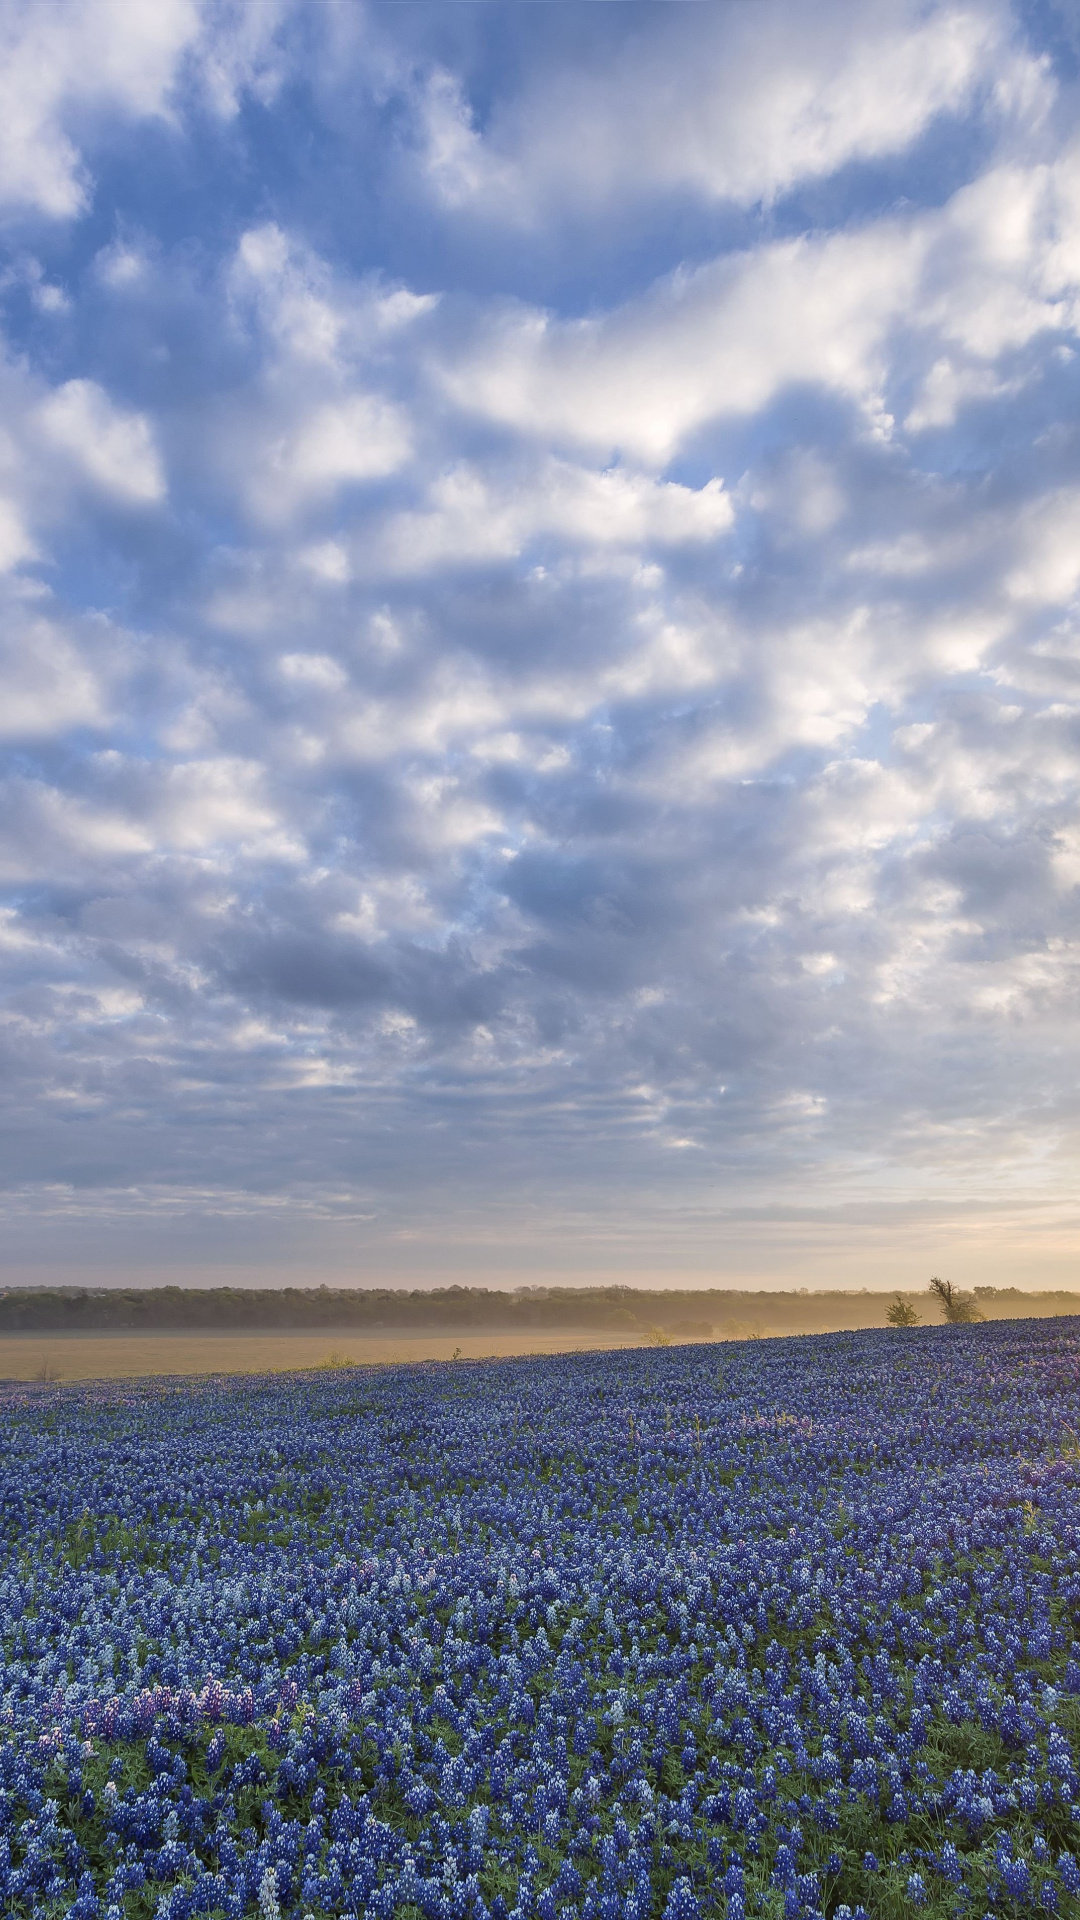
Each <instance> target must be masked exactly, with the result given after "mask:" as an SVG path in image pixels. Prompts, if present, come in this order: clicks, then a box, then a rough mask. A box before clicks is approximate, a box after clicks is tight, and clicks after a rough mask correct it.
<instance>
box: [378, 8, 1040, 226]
mask: <svg viewBox="0 0 1080 1920" xmlns="http://www.w3.org/2000/svg"><path fill="white" fill-rule="evenodd" d="M590 56H591V57H590ZM980 85H983V86H995V85H996V87H997V89H998V90H999V94H1000V95H1002V96H1008V97H1010V98H1011V100H1012V101H1014V102H1015V103H1016V105H1018V106H1021V105H1022V108H1024V109H1026V110H1027V111H1028V112H1029V113H1030V112H1033V111H1037V110H1038V107H1039V105H1040V104H1042V100H1043V98H1044V96H1045V78H1044V74H1043V72H1042V70H1041V68H1040V66H1039V63H1038V62H1037V61H1036V60H1033V59H1032V58H1031V56H1030V55H1028V54H1025V53H1024V52H1023V51H1021V50H1020V49H1016V48H1012V47H1010V45H1009V34H1008V25H1007V17H1005V16H1003V15H1002V14H1001V13H999V11H998V10H997V9H996V8H994V7H985V6H982V7H979V6H975V7H968V6H963V5H960V6H946V7H937V8H934V9H932V10H931V11H930V13H929V15H928V14H927V12H926V11H925V10H924V9H923V8H921V7H916V6H911V5H908V4H906V3H905V0H901V3H900V4H882V5H878V4H875V5H866V4H858V3H848V0H844V3H841V4H835V5H833V6H832V7H830V8H829V10H828V12H827V13H826V14H824V15H820V16H816V17H815V18H814V19H813V20H812V21H811V20H810V18H809V17H808V16H807V14H806V13H805V10H803V9H800V8H796V7H792V6H791V5H790V4H789V3H788V0H763V4H759V6H758V7H756V8H755V10H754V15H753V17H751V16H750V15H749V14H747V13H746V12H744V11H742V10H741V9H729V8H718V9H716V10H710V11H709V12H708V13H706V14H704V15H702V14H700V13H698V14H693V15H690V16H687V17H685V18H681V19H680V18H677V19H675V20H673V21H670V22H669V21H667V20H660V19H653V18H650V17H648V16H645V17H644V18H643V19H639V20H637V21H636V22H635V25H634V29H633V30H632V31H631V32H629V33H628V34H627V35H626V36H625V38H624V39H623V40H622V41H621V44H619V45H617V46H616V47H615V49H614V50H613V49H612V48H611V46H610V43H608V42H607V41H606V40H604V39H601V41H600V43H599V44H598V45H597V46H596V47H595V48H594V49H591V50H590V54H587V55H586V57H585V58H584V59H578V60H575V61H571V62H567V63H566V64H565V65H563V64H561V63H560V65H559V68H558V70H557V71H556V72H554V73H553V72H552V71H551V67H550V66H549V65H548V64H547V63H546V62H544V63H543V64H542V65H541V66H540V71H539V74H537V75H536V76H535V77H534V78H533V79H532V80H531V82H530V83H529V84H527V85H526V87H525V88H524V89H523V90H522V91H521V92H519V93H512V94H511V95H510V97H509V98H503V99H500V100H498V101H497V103H496V105H495V107H494V111H493V112H491V113H490V115H489V117H488V120H487V124H486V125H485V126H484V127H483V129H481V128H480V127H479V126H478V124H477V118H476V115H475V113H474V111H473V108H472V107H471V105H470V102H469V98H468V94H467V92H466V90H465V88H464V86H463V84H462V82H461V79H460V78H459V77H458V76H456V75H454V74H453V73H450V72H448V71H447V70H446V69H445V68H444V67H436V68H435V69H434V70H433V71H432V72H431V73H430V75H429V76H428V77H427V79H426V81H425V83H424V85H423V87H422V89H421V90H420V92H419V96H418V100H417V109H416V110H417V116H418V120H419V126H420V129H421V151H422V155H423V164H424V167H425V170H426V173H427V176H428V179H429V181H430V183H431V187H432V189H433V191H434V192H435V193H436V195H437V196H438V197H439V199H440V200H441V201H443V202H444V204H445V205H446V206H447V207H448V208H450V209H451V210H459V209H464V208H467V209H470V210H471V211H473V212H474V213H475V212H476V211H477V210H482V211H483V212H484V213H485V214H487V215H488V216H489V217H490V216H494V217H496V218H499V217H502V218H503V219H510V220H514V221H527V222H530V223H532V222H534V221H537V220H539V219H542V218H543V216H544V214H545V213H550V212H551V211H553V209H554V208H557V207H559V206H560V205H561V206H562V207H564V208H565V207H566V206H567V205H569V206H571V207H573V208H574V210H575V211H577V212H580V211H581V210H583V209H584V208H588V207H590V206H591V207H594V208H605V209H607V208H610V206H611V204H612V202H615V201H619V200H626V199H633V198H637V197H641V196H645V197H654V196H661V195H664V196H666V195H673V194H678V193H683V194H692V195H695V196H699V197H700V198H701V199H703V200H705V201H719V200H731V201H735V202H737V203H747V202H753V201H756V200H769V199H772V198H775V197H776V196H777V195H779V194H782V193H785V192H788V191H790V190H791V188H792V187H793V186H795V185H796V183H798V182H802V181H807V180H815V179H818V178H820V177H821V176H823V175H828V174H832V173H835V172H836V171H837V170H838V169H839V168H841V167H843V166H845V165H850V164H852V163H853V162H858V161H863V162H865V161H870V160H875V159H879V158H880V157H882V156H883V155H886V154H893V153H896V152H899V151H903V150H904V149H905V148H906V147H908V146H910V144H911V143H912V142H913V141H914V140H916V139H917V138H918V136H919V135H920V134H922V133H923V132H924V131H925V129H926V128H927V126H928V125H929V124H930V123H932V122H933V121H934V119H935V118H936V117H937V116H939V115H941V114H956V113H959V112H962V111H963V109H964V108H965V107H966V106H967V105H968V103H969V101H970V99H971V96H972V93H973V92H974V90H975V89H976V88H977V87H978V86H980Z"/></svg>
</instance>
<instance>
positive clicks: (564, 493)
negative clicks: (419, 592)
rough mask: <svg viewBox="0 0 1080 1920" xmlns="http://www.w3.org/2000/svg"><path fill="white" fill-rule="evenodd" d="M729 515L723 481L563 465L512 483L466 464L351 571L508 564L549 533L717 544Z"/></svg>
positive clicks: (584, 543) (606, 544) (585, 540)
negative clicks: (681, 482) (692, 483)
mask: <svg viewBox="0 0 1080 1920" xmlns="http://www.w3.org/2000/svg"><path fill="white" fill-rule="evenodd" d="M733 518H734V509H733V506H732V503H731V500H730V498H729V496H728V495H727V493H725V491H724V484H723V481H722V480H720V479H713V480H710V481H707V482H706V484H705V485H704V486H703V487H700V488H698V489H696V490H695V489H694V488H692V487H683V486H678V485H676V484H674V483H672V482H657V481H655V480H653V479H652V478H651V477H649V476H648V475H645V474H641V473H634V472H632V471H627V470H625V469H623V468H618V467H612V468H608V469H607V470H605V471H603V472H596V471H590V470H588V469H586V468H583V467H576V466H571V465H570V464H569V463H568V462H565V461H561V460H549V461H546V462H545V463H544V464H543V465H542V466H541V467H540V468H539V470H538V471H536V472H534V473H532V474H529V475H527V476H524V477H521V478H518V479H509V478H506V477H503V476H501V475H498V474H491V475H485V474H484V473H483V472H482V471H481V470H480V469H478V468H476V467H473V466H469V465H467V464H464V463H463V464H462V465H460V466H457V467H455V468H453V469H452V470H451V471H450V472H449V473H446V474H443V475H442V476H441V477H440V478H439V479H438V480H436V481H434V482H433V484H432V486H431V487H430V489H429V490H428V499H427V503H426V505H425V506H424V507H423V508H421V509H420V510H418V511H415V512H407V513H401V514H397V515H395V516H394V517H393V518H392V519H390V520H389V521H388V522H387V523H386V525H385V526H384V528H383V530H382V533H381V536H377V537H376V539H375V540H374V541H373V542H368V543H365V547H366V550H365V553H364V555H363V557H362V558H361V556H359V555H358V558H357V565H366V567H367V568H368V569H372V568H374V569H376V570H378V569H380V568H381V569H385V570H387V571H389V572H391V573H399V574H410V573H417V572H424V571H426V570H428V569H430V568H432V567H437V566H447V565H450V566H453V565H458V564H469V563H470V562H473V561H477V560H494V559H509V558H513V557H516V556H517V555H519V554H520V553H521V552H522V551H523V549H524V548H526V547H527V546H528V545H529V544H530V543H531V542H534V541H537V540H543V539H545V538H547V537H554V538H555V539H557V540H558V541H565V542H567V543H568V544H569V545H570V546H571V547H574V548H585V549H588V548H600V549H605V548H610V547H616V548H620V547H621V548H636V547H642V546H645V547H648V546H654V545H655V546H679V545H681V544H683V543H687V542H689V543H694V542H701V541H708V540H714V539H716V538H718V536H719V535H721V534H723V533H726V532H727V531H728V529H729V528H730V526H731V524H732V520H733Z"/></svg>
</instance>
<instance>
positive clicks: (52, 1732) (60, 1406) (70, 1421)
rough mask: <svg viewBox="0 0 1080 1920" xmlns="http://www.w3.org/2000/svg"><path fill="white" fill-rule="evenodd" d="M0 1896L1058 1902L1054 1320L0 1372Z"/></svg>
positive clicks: (347, 1905) (1069, 1399)
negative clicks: (67, 1381) (107, 1380)
mask: <svg viewBox="0 0 1080 1920" xmlns="http://www.w3.org/2000/svg"><path fill="white" fill-rule="evenodd" d="M6 1411H7V1420H6V1423H5V1449H6V1451H5V1459H4V1472H3V1476H2V1481H0V1501H2V1520H3V1531H2V1547H0V1655H2V1660H0V1912H3V1913H4V1914H6V1915H12V1916H16V1915H18V1916H24V1915H25V1916H30V1915H35V1916H40V1915H53V1914H55V1915H57V1916H59V1915H61V1914H69V1915H71V1916H73V1920H137V1917H138V1916H149V1915H151V1914H156V1915H161V1916H163V1920H187V1916H189V1915H194V1914H207V1915H216V1916H219V1917H220V1920H240V1916H242V1915H249V1916H252V1917H254V1916H262V1920H288V1917H289V1916H295V1917H296V1920H304V1917H305V1916H313V1917H314V1920H330V1916H338V1917H341V1916H355V1917H356V1920H391V1917H392V1916H394V1915H400V1916H402V1920H420V1917H421V1916H425V1917H426V1920H577V1916H582V1920H646V1917H647V1916H649V1917H651V1920H705V1916H711V1915H714V1914H717V1915H723V1914H726V1915H727V1916H728V1920H750V1916H755V1915H761V1916H771V1917H773V1920H866V1917H868V1916H878V1915H880V1916H887V1917H888V1920H893V1917H894V1916H903V1915H905V1914H912V1915H914V1914H916V1913H918V1914H922V1915H925V1916H942V1920H943V1917H944V1916H946V1915H957V1916H966V1915H970V1916H971V1920H983V1916H984V1915H986V1914H993V1915H994V1916H995V1917H996V1920H1013V1917H1014V1916H1015V1917H1016V1920H1019V1916H1021V1915H1030V1914H1032V1913H1035V1912H1043V1913H1047V1914H1057V1915H1061V1916H1063V1920H1080V1865H1078V1864H1077V1856H1078V1854H1080V1767H1078V1749H1077V1738H1078V1735H1080V1647H1076V1646H1075V1645H1074V1624H1073V1623H1074V1621H1075V1620H1076V1618H1077V1612H1078V1608H1080V1445H1078V1443H1077V1441H1076V1440H1075V1438H1074V1429H1075V1428H1076V1427H1078V1426H1080V1324H1078V1323H1076V1322H1074V1321H1070V1320H1060V1321H1052V1322H1027V1323H1016V1322H1013V1323H1002V1324H998V1325H996V1326H986V1327H979V1328H971V1329H967V1328H942V1329H927V1330H921V1331H919V1332H916V1333H905V1334H904V1335H902V1336H901V1335H897V1334H892V1333H864V1334H857V1335H830V1336H824V1337H820V1338H816V1339H801V1340H789V1341H783V1340H777V1341H770V1342H756V1343H754V1342H746V1343H742V1344H727V1345H723V1346H695V1347H689V1348H670V1349H661V1350H653V1351H650V1352H644V1353H643V1352H633V1353H631V1352H627V1353H625V1354H603V1355H595V1354H581V1355H567V1356H561V1357H555V1358H545V1359H529V1360H512V1361H501V1362H490V1363H487V1362H485V1363H477V1364H469V1363H457V1364H451V1365H444V1366H436V1365H423V1366H413V1367H399V1368H392V1369H391V1368H387V1369H382V1370H371V1371H363V1370H359V1369H356V1370H352V1371H348V1372H336V1373H324V1374H309V1375H304V1376H301V1375H293V1376H277V1377H273V1378H262V1379H236V1380H220V1379H219V1380H214V1381H205V1382H190V1381H185V1382H172V1383H165V1384H162V1383H161V1382H154V1383H147V1384H145V1385H142V1386H139V1387H134V1388H132V1387H124V1388H122V1389H121V1388H114V1387H110V1388H103V1387H87V1388H57V1387H32V1388H8V1389H7V1390H6Z"/></svg>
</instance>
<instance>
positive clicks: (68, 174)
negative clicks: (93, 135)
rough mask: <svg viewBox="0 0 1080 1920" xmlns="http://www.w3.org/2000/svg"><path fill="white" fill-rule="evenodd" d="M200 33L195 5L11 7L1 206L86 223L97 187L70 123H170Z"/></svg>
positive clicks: (6, 26) (2, 45) (0, 58)
mask: <svg viewBox="0 0 1080 1920" xmlns="http://www.w3.org/2000/svg"><path fill="white" fill-rule="evenodd" d="M198 30H199V14H198V9H197V7H196V6H195V5H194V0H155V4H154V5H153V6H142V5H122V4H113V3H112V0H68V3H67V4H61V5H58V6H48V7H42V6H35V5H34V4H32V0H23V3H22V4H19V0H16V3H15V4H13V5H10V6H8V7H7V8H6V9H5V14H4V19H3V24H2V27H0V76H2V78H0V201H2V202H4V203H6V204H7V205H8V206H13V207H18V206H30V207H34V208H36V209H38V210H39V211H40V212H42V213H45V214H50V215H52V216H53V217H54V218H64V217H69V216H71V215H73V214H77V213H80V212H81V211H82V210H83V209H84V207H85V206H86V204H87V200H88V196H89V183H88V177H87V172H86V169H85V167H84V164H83V162H82V159H81V156H80V154H79V152H78V149H77V147H76V145H75V143H74V141H73V139H72V137H71V135H70V134H69V132H68V131H67V128H66V126H65V120H66V118H67V116H68V115H69V114H70V113H71V112H72V111H73V110H74V111H81V112H83V113H85V112H87V111H88V110H89V111H95V110H96V111H99V112H103V113H112V114H127V115H131V116H133V117H142V116H146V115H160V114H162V113H163V112H165V111H166V106H167V99H168V94H169V89H170V87H171V85H172V82H173V78H174V75H175V72H176V67H177V62H178V60H179V58H180V56H181V55H182V53H183V52H184V50H185V49H186V48H188V47H189V46H190V45H191V44H192V42H193V41H194V39H195V37H196V35H197V33H198Z"/></svg>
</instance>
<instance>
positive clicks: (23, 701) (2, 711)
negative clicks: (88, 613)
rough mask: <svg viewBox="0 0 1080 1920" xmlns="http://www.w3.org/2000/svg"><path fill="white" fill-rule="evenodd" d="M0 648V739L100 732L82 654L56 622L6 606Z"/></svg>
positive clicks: (94, 686) (99, 694)
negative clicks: (80, 730)
mask: <svg viewBox="0 0 1080 1920" xmlns="http://www.w3.org/2000/svg"><path fill="white" fill-rule="evenodd" d="M5 612H6V617H5V621H4V639H3V642H2V643H0V679H2V682H3V699H2V700H0V739H2V740H35V739H47V738H50V737H54V736H56V735H59V734H62V733H66V732H68V731H69V730H70V729H71V728H73V727H86V726H89V727H100V726H101V725H102V724H103V722H104V720H105V718H106V704H105V699H104V692H103V688H102V686H101V684H100V680H99V678H98V676H97V674H95V672H94V671H93V669H92V668H91V666H90V665H89V664H88V662H87V660H86V658H85V654H84V652H83V650H82V649H81V648H79V647H78V646H77V645H75V644H74V643H73V641H72V640H71V638H70V637H69V636H68V635H67V634H66V633H64V632H63V630H62V629H61V628H60V627H59V626H58V625H57V624H56V622H55V621H53V620H49V619H47V618H46V617H45V616H44V615H41V614H37V615H35V614H33V613H28V612H27V611H26V610H24V609H21V608H19V607H18V605H17V604H16V605H13V606H9V607H8V608H7V609H6V610H5Z"/></svg>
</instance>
